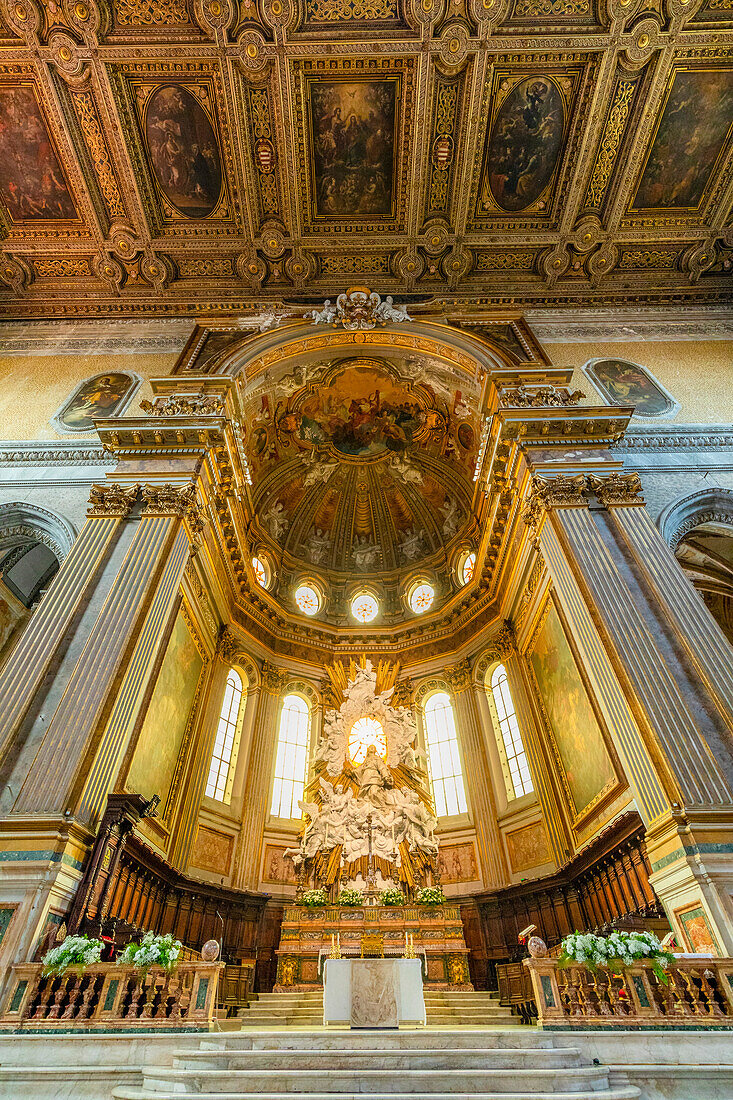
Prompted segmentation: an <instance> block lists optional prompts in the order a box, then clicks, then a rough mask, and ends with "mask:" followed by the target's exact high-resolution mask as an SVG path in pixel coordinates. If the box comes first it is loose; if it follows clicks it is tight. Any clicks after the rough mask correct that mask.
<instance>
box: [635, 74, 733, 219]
mask: <svg viewBox="0 0 733 1100" xmlns="http://www.w3.org/2000/svg"><path fill="white" fill-rule="evenodd" d="M731 131H733V68H727V69H686V68H679V69H676V70H675V72H674V74H673V76H672V79H671V81H670V83H669V86H668V89H667V94H666V98H665V102H664V107H663V110H662V113H661V117H660V120H659V124H658V126H657V129H656V132H655V134H654V138H653V140H652V144H651V148H650V150H649V154H648V156H647V158H646V163H645V164H644V168H643V171H642V175H641V179H640V181H639V186H638V187H637V190H636V195H635V197H634V201H633V209H634V210H672V209H674V210H697V209H698V207H699V206H700V204H701V202H702V200H703V198H704V195H705V190H706V188H707V186H708V183H709V182H710V180H711V178H712V177H713V175H714V173H715V169H716V167H717V165H718V164H719V162H720V161H721V160H722V154H723V151H724V149H725V147H726V145H727V143H728V140H729V138H730V135H731Z"/></svg>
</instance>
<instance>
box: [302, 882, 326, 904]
mask: <svg viewBox="0 0 733 1100" xmlns="http://www.w3.org/2000/svg"><path fill="white" fill-rule="evenodd" d="M298 901H299V902H300V904H301V905H307V906H308V908H309V909H319V908H320V907H321V906H322V905H328V894H327V892H326V891H325V890H324V889H323V887H322V886H320V887H319V888H318V889H317V890H306V891H305V892H304V893H303V894H302V895H301V896H300V898H298Z"/></svg>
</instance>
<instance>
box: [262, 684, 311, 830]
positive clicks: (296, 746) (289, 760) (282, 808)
mask: <svg viewBox="0 0 733 1100" xmlns="http://www.w3.org/2000/svg"><path fill="white" fill-rule="evenodd" d="M309 734H310V710H309V708H308V704H307V703H306V701H305V699H301V697H300V695H286V696H285V698H284V699H283V709H282V711H281V713H280V733H279V736H278V739H277V756H276V757H275V783H274V786H273V788H272V808H271V810H270V813H271V814H272V816H273V817H291V818H292V817H300V810H299V809H298V802H300V801H302V798H303V788H304V786H305V770H306V766H307V763H308V737H309Z"/></svg>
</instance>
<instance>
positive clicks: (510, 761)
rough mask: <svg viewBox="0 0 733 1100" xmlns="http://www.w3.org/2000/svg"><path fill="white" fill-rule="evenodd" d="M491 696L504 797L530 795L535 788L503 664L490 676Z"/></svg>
mask: <svg viewBox="0 0 733 1100" xmlns="http://www.w3.org/2000/svg"><path fill="white" fill-rule="evenodd" d="M491 694H492V696H493V699H494V706H495V707H496V715H497V718H498V719H499V732H500V733H501V739H500V740H499V750H500V752H501V755H502V757H503V758H504V762H505V764H506V768H505V778H506V780H507V794H508V795H509V797H510V798H520V797H521V795H523V794H531V792H532V791H533V790H534V786H533V785H532V778H531V776H530V774H529V764H528V762H527V754H526V752H525V751H524V742H523V741H522V735H521V733H520V732H519V726H518V724H517V715H516V712H515V710H514V700H513V699H512V693H511V691H510V690H509V681H508V679H507V675H506V669H505V668H504V666H503V665H497V666H496V668H495V669H494V672H493V674H492V677H491Z"/></svg>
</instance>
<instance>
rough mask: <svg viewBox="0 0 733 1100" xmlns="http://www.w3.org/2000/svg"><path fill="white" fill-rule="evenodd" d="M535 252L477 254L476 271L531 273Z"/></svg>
mask: <svg viewBox="0 0 733 1100" xmlns="http://www.w3.org/2000/svg"><path fill="white" fill-rule="evenodd" d="M535 256H536V253H535V252H477V253H476V270H477V271H531V270H532V268H533V266H534V261H535Z"/></svg>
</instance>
